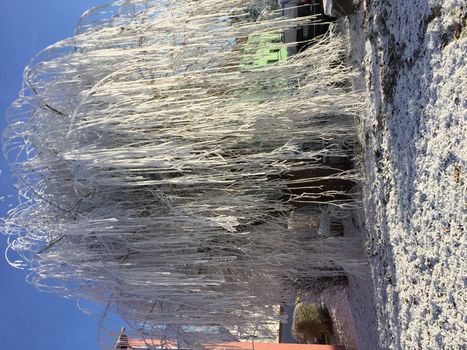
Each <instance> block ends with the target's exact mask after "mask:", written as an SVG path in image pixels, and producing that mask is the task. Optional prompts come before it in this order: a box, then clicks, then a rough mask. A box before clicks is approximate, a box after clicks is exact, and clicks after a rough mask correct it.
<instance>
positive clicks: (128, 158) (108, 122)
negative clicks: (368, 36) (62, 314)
mask: <svg viewBox="0 0 467 350" xmlns="http://www.w3.org/2000/svg"><path fill="white" fill-rule="evenodd" d="M253 5H255V4H253V3H250V2H248V1H245V0H229V1H227V2H226V1H218V0H196V1H195V0H192V1H187V0H184V1H177V2H174V1H171V0H170V1H166V0H162V1H160V0H158V1H150V0H147V1H120V2H117V3H115V4H113V5H110V6H103V7H98V8H95V9H92V10H90V11H88V12H86V13H85V14H84V15H83V16H82V18H81V21H80V24H79V26H78V28H77V30H76V34H75V35H74V36H73V37H72V38H69V39H65V40H63V41H60V42H58V43H56V44H54V45H52V46H50V47H48V48H46V49H45V50H43V51H42V52H40V53H39V54H38V55H37V56H36V57H35V58H34V59H33V60H32V61H31V63H30V64H29V65H28V66H27V67H26V69H25V74H24V77H25V81H24V89H23V90H22V91H21V93H20V98H19V99H18V100H17V101H16V102H15V103H14V104H13V105H12V107H11V109H10V111H9V127H8V129H7V130H6V131H5V133H4V152H5V154H6V156H7V158H8V159H9V161H10V162H11V167H12V170H13V172H14V174H15V175H16V176H17V181H18V189H19V194H20V199H21V202H20V204H19V205H18V206H17V207H16V208H15V209H14V210H12V211H11V212H10V213H9V216H8V217H7V218H5V220H4V223H3V227H2V230H3V231H4V233H5V234H7V235H8V236H9V239H10V245H9V248H10V249H11V250H13V251H14V252H16V253H17V254H19V256H20V257H21V262H19V261H16V262H12V264H14V265H15V264H16V265H18V266H19V265H22V266H27V268H29V269H30V270H31V272H32V274H31V280H32V281H33V283H34V284H36V285H37V286H38V287H40V288H44V289H48V290H56V291H57V292H59V293H61V294H64V295H67V296H72V297H75V298H86V299H91V300H96V301H99V302H102V303H106V304H108V305H109V307H111V308H112V309H114V310H116V311H117V312H119V313H120V314H121V315H122V317H124V318H126V319H127V320H129V322H132V323H133V324H134V325H135V327H139V328H140V329H141V330H142V331H143V332H145V334H146V335H148V336H156V337H159V338H163V339H167V338H172V339H173V338H176V339H179V340H180V341H182V342H185V343H188V344H192V345H193V344H198V345H195V346H200V345H199V344H201V343H202V342H204V341H219V340H225V334H224V333H222V332H221V333H219V332H217V333H216V332H214V333H209V332H203V331H201V332H190V331H188V330H189V329H190V328H189V327H194V326H196V327H201V328H200V329H202V330H203V329H206V328H203V327H208V326H216V327H223V329H226V330H228V332H229V334H230V335H235V336H237V337H240V338H249V337H256V336H262V337H268V336H271V334H269V333H268V327H267V325H268V324H269V323H271V322H275V321H276V320H277V319H278V317H279V316H278V315H277V314H276V312H275V308H274V307H273V306H274V305H277V304H279V303H281V302H283V301H284V300H286V299H287V298H290V295H291V293H293V290H292V289H291V288H290V285H291V282H293V281H294V279H296V278H318V277H323V276H331V277H332V276H336V275H342V273H343V269H342V263H339V259H338V258H339V257H340V258H341V260H342V261H345V256H342V254H343V252H348V251H349V250H352V249H358V247H357V244H356V242H354V241H353V240H349V239H346V238H345V237H329V238H327V239H315V240H306V241H304V240H303V238H300V237H298V236H296V235H294V234H292V233H291V231H290V230H289V227H290V225H289V224H288V218H289V216H290V215H291V213H292V212H293V210H294V209H295V208H297V207H303V206H313V208H314V210H322V208H324V207H326V208H327V209H326V210H327V211H328V212H329V213H330V214H329V215H331V216H332V217H335V218H340V217H343V216H345V215H346V210H348V209H351V208H354V207H355V206H356V205H357V202H356V199H355V198H354V197H353V196H352V195H351V194H350V193H349V190H350V187H352V186H351V185H352V184H354V183H356V182H357V180H358V177H359V176H358V171H357V170H355V169H354V168H352V167H350V166H346V167H343V166H336V165H333V164H344V163H345V162H346V161H348V160H349V159H350V157H351V156H352V149H351V146H352V144H353V143H354V141H355V122H354V119H355V117H356V116H357V115H358V112H359V110H360V108H361V97H360V95H359V94H358V93H356V92H353V91H352V90H351V89H350V88H349V84H348V81H349V78H350V77H351V76H352V71H351V70H350V69H349V68H346V67H345V66H344V65H343V64H342V57H343V55H344V54H345V50H346V47H345V39H344V38H343V37H342V36H339V35H336V34H329V35H327V36H326V37H325V38H323V39H322V40H320V41H316V42H315V43H314V44H313V45H311V46H310V47H309V48H308V49H307V50H305V51H303V52H301V53H299V54H297V55H295V56H293V57H288V58H287V59H284V60H281V61H278V62H275V63H272V64H267V65H263V66H255V65H254V64H253V62H254V60H255V57H257V55H258V50H256V51H255V50H253V53H248V50H246V45H248V42H250V43H251V40H250V41H249V38H252V36H255V35H256V36H261V35H263V36H264V35H268V34H271V33H276V34H277V33H279V34H280V33H281V32H282V31H283V30H284V29H285V28H288V27H293V26H296V25H300V24H301V23H304V22H305V21H310V20H312V18H308V17H302V18H295V19H294V18H288V19H285V18H282V17H281V16H280V11H276V10H269V12H268V8H267V7H266V8H263V9H262V14H261V15H260V16H258V18H256V19H253V20H252V19H251V8H252V7H251V6H253ZM277 45H283V44H277ZM329 159H334V160H336V159H337V160H342V162H341V161H337V162H334V163H333V162H327V161H326V160H329ZM342 184H344V185H342ZM324 204H325V206H324ZM187 327H188V328H187ZM191 329H192V328H191Z"/></svg>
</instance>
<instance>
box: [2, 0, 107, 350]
mask: <svg viewBox="0 0 467 350" xmlns="http://www.w3.org/2000/svg"><path fill="white" fill-rule="evenodd" d="M103 3H106V1H98V0H94V1H92V0H66V1H64V0H16V1H8V0H2V1H0V48H1V51H0V52H1V53H0V129H2V130H3V129H4V128H5V110H6V109H7V108H8V106H9V105H10V104H11V102H12V101H13V100H14V99H15V98H16V96H17V95H18V91H19V89H20V87H21V80H22V78H21V77H22V71H23V68H24V66H25V65H26V64H27V63H28V62H29V60H30V59H31V58H32V56H33V55H34V54H36V53H37V52H38V51H39V50H40V49H42V48H44V47H46V46H48V45H50V44H52V43H54V42H56V41H58V40H60V39H63V38H66V37H69V36H71V35H72V34H73V31H74V27H75V25H76V23H77V22H78V19H79V16H80V15H81V14H82V13H83V12H84V11H85V10H87V9H88V8H91V7H93V6H96V5H100V4H103ZM0 170H1V172H2V174H1V175H0V198H1V197H4V196H5V197H6V198H5V199H4V200H0V216H5V214H6V212H7V210H8V208H9V207H11V205H14V203H15V198H16V197H15V195H14V187H13V179H12V177H11V175H10V173H9V171H8V167H7V164H6V162H5V160H4V159H3V156H2V157H1V161H0ZM5 248H6V241H5V237H4V236H3V235H0V251H1V252H2V253H3V251H4V250H5ZM26 274H27V272H26V271H21V270H16V269H13V268H11V267H10V266H9V265H8V264H7V262H6V261H5V259H4V258H3V254H2V255H0V276H1V279H0V302H1V311H0V348H1V349H15V350H26V349H27V350H32V349H34V350H42V349H44V350H45V349H47V350H55V349H57V350H68V349H70V350H74V349H80V350H84V349H86V350H94V349H99V348H100V347H99V346H98V345H97V328H98V321H99V313H100V307H98V306H96V305H89V304H86V306H88V307H89V308H90V310H92V311H93V312H94V315H93V316H87V315H85V314H84V313H82V312H81V311H80V310H79V309H78V308H77V305H76V302H75V301H73V300H69V299H64V298H61V297H58V296H56V295H53V294H49V293H44V292H39V291H38V290H36V289H35V288H34V287H33V286H31V285H29V284H27V283H26V282H25V277H26Z"/></svg>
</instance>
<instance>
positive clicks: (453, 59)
mask: <svg viewBox="0 0 467 350" xmlns="http://www.w3.org/2000/svg"><path fill="white" fill-rule="evenodd" d="M466 21H467V2H466V0H445V1H441V0H438V1H435V0H431V1H429V0H410V1H408V0H390V1H389V0H386V1H383V0H380V1H378V0H374V1H371V0H362V2H361V4H360V7H359V12H358V13H357V14H356V15H353V16H351V17H350V18H349V19H348V24H349V28H348V29H349V34H350V37H351V46H352V60H353V63H354V65H356V66H357V67H358V68H359V69H360V73H361V79H360V81H358V80H357V81H356V84H357V85H360V87H362V88H365V89H366V90H367V91H368V108H367V111H366V115H365V116H364V118H363V120H362V135H361V138H362V144H363V145H364V149H365V169H364V170H365V176H366V178H365V183H364V198H365V199H364V215H365V227H366V236H367V237H366V240H367V243H366V249H367V253H368V254H369V256H370V266H371V270H372V277H373V282H374V290H375V293H374V297H375V299H376V318H377V326H378V330H377V333H378V334H379V346H380V348H381V349H423V350H425V349H465V346H466V344H467V336H466V335H467V329H466V328H467V327H466V324H467V322H466V321H467V318H466V317H467V316H466V309H467V302H466V301H467V295H466V292H465V287H466V284H467V279H466V272H467V268H466V267H467V262H466V253H467V250H466V244H465V243H466V242H465V226H466V210H467V209H466V196H467V195H466V186H467V185H466V182H467V181H466V166H467V147H466V135H467V121H466V119H467V64H466V61H467V30H466ZM369 288H371V286H370V287H369ZM360 291H361V290H360ZM370 294H372V293H371V292H370ZM370 297H371V295H370ZM362 305H364V303H360V319H359V321H357V322H361V323H363V325H361V326H360V327H357V332H359V331H361V329H362V327H364V323H365V320H364V318H365V312H364V311H365V310H363V311H362V309H361V307H362ZM358 307H359V306H358V305H357V309H358ZM357 311H358V310H357ZM368 312H369V313H370V314H368V315H369V318H371V312H372V310H371V308H370V309H369V310H368ZM357 319H358V317H357ZM358 328H360V329H358ZM370 333H371V332H370ZM359 336H360V337H361V338H362V339H361V340H360V344H361V347H360V348H361V349H364V348H365V349H374V346H376V345H375V343H373V345H371V339H369V338H371V336H372V335H371V334H368V335H365V334H360V335H359ZM365 337H366V338H365ZM372 346H373V347H372Z"/></svg>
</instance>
